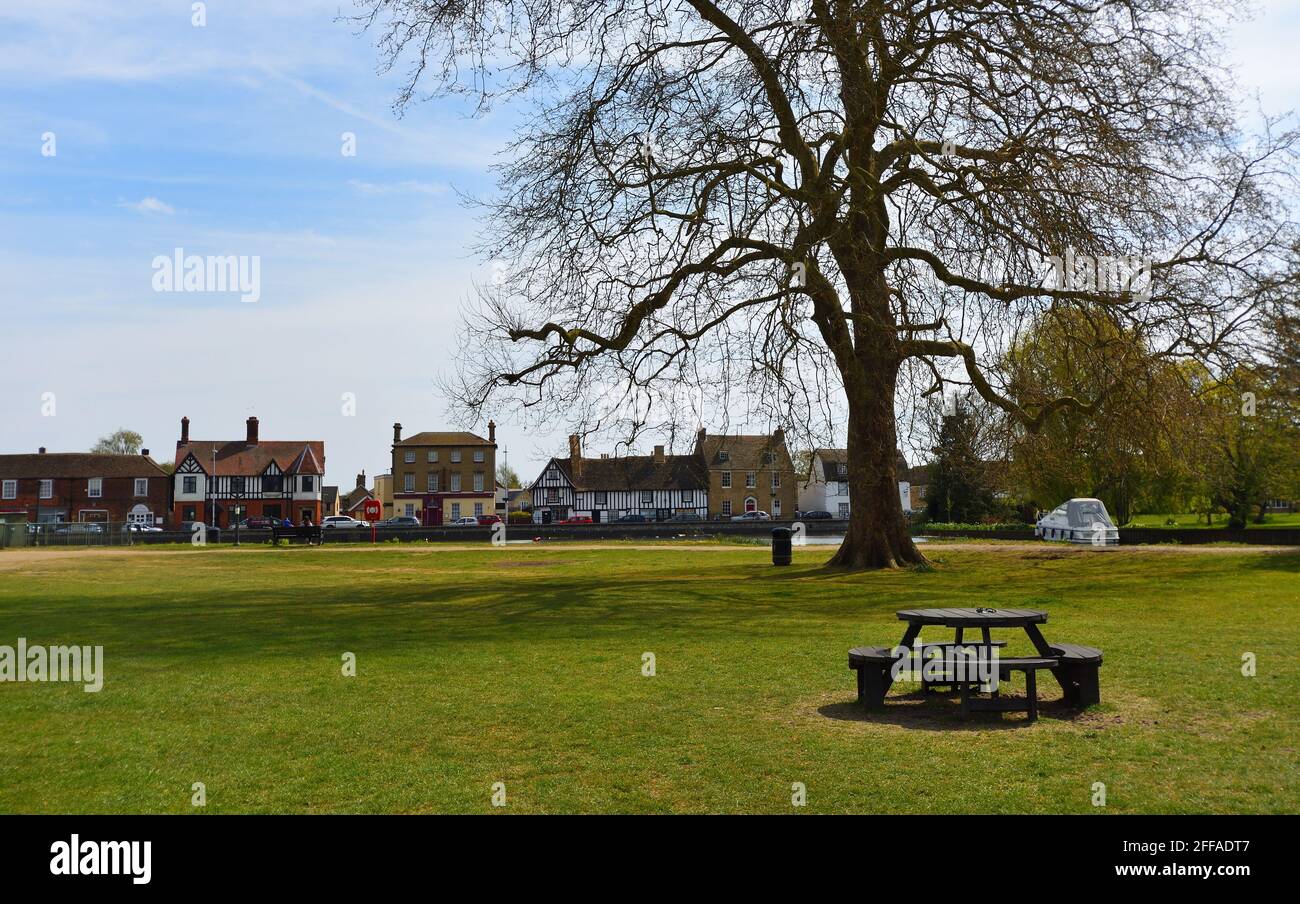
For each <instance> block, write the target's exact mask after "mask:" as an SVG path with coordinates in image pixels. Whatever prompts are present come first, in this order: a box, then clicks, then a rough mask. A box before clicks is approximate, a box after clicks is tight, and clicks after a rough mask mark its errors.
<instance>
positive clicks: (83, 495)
mask: <svg viewBox="0 0 1300 904" xmlns="http://www.w3.org/2000/svg"><path fill="white" fill-rule="evenodd" d="M168 482H169V478H168V476H167V472H165V471H164V470H163V469H162V468H161V467H159V466H158V463H157V462H155V461H154V460H153V459H152V458H150V457H149V450H148V449H144V450H142V452H141V454H139V455H108V454H100V453H96V452H46V451H45V448H44V447H42V448H41V450H40V451H39V452H36V453H34V454H32V453H29V454H19V455H0V514H5V515H8V516H10V518H11V519H13V520H26V521H34V522H57V521H80V522H98V523H107V522H128V521H129V522H134V523H139V524H147V525H150V526H164V525H166V524H167V518H168V510H167V500H168ZM19 515H25V517H24V518H22V519H19V518H18V517H17V516H19Z"/></svg>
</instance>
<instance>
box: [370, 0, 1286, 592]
mask: <svg viewBox="0 0 1300 904" xmlns="http://www.w3.org/2000/svg"><path fill="white" fill-rule="evenodd" d="M358 3H359V5H360V6H361V7H362V15H361V16H359V17H358V21H360V22H361V24H362V25H363V26H364V27H365V28H366V29H367V30H368V31H369V32H370V33H371V34H372V35H375V36H376V37H377V41H378V45H379V50H380V54H381V60H382V64H383V66H385V67H389V68H391V67H394V66H396V67H398V68H399V69H402V68H403V67H409V68H406V69H405V71H406V75H407V79H406V89H405V90H404V91H403V92H402V94H401V96H400V97H399V98H398V101H397V105H398V106H399V107H401V106H403V105H405V104H407V103H410V102H412V101H413V100H418V99H420V98H421V97H422V96H424V95H427V96H436V95H440V94H455V93H460V94H469V95H470V96H471V98H472V100H473V102H474V104H475V105H476V107H477V108H478V109H487V108H488V107H490V106H491V105H492V104H493V103H494V102H496V101H498V100H499V99H501V98H504V97H512V98H516V99H518V100H519V101H520V104H521V105H522V107H516V108H513V109H523V110H526V111H527V115H526V116H525V118H524V120H523V122H522V123H521V125H520V127H519V133H518V137H517V139H516V141H515V142H514V143H513V144H512V146H511V147H510V148H508V149H507V151H506V153H505V156H504V158H503V163H502V164H501V165H500V166H499V192H498V193H497V194H496V195H494V196H493V197H491V198H490V199H488V200H487V201H485V202H484V203H485V204H486V206H487V211H486V220H485V224H486V228H485V231H484V237H483V242H482V247H481V251H482V252H483V253H484V254H485V255H487V256H488V257H490V258H491V259H493V260H494V261H496V262H498V263H497V270H496V274H495V276H496V278H495V279H493V280H492V281H491V284H490V285H485V286H484V290H483V292H482V293H481V297H480V298H479V300H478V303H477V307H476V308H475V309H474V310H472V311H470V312H469V317H468V318H467V321H468V326H467V329H468V331H469V337H468V338H469V340H470V342H469V345H468V346H467V348H469V349H470V353H469V354H468V355H467V356H466V361H465V367H463V368H462V370H461V373H462V374H463V375H464V379H463V380H462V381H461V383H460V384H459V395H460V398H461V401H462V402H463V403H464V404H466V405H467V406H469V408H470V409H475V408H478V407H481V406H483V405H485V404H487V403H488V402H489V401H490V402H491V403H492V404H493V405H494V406H497V405H500V404H502V401H503V399H512V400H514V401H515V402H516V403H518V404H521V405H524V406H530V407H532V408H533V409H534V411H546V412H548V413H550V414H552V415H555V414H563V413H564V412H565V411H566V410H567V411H569V412H581V413H582V418H583V419H584V420H585V419H587V418H588V417H599V416H600V415H598V414H593V412H597V411H598V410H600V409H601V407H602V406H604V405H611V404H613V405H616V406H622V409H623V411H624V412H625V413H626V412H629V411H630V412H631V414H630V415H628V416H627V421H628V423H630V425H631V426H632V429H633V430H635V429H636V427H637V425H638V424H643V423H644V422H645V418H646V417H648V416H649V412H650V411H651V410H652V408H653V407H654V406H655V405H656V404H657V405H658V406H659V410H660V411H664V410H665V409H667V411H668V418H669V420H672V419H673V415H674V414H676V413H680V412H681V411H682V410H684V409H683V407H682V406H683V404H684V403H683V388H686V389H689V390H691V392H692V393H693V392H694V391H696V390H698V389H701V388H704V389H709V388H719V391H722V392H725V391H726V390H727V389H730V388H733V387H742V388H743V390H744V391H745V392H746V393H747V394H751V395H752V396H753V397H756V398H759V399H761V400H763V402H762V404H764V405H767V406H768V408H767V410H769V411H770V412H772V414H773V416H774V417H782V418H784V419H786V420H787V421H800V422H804V423H807V424H808V425H813V424H814V423H818V422H817V421H816V420H815V418H813V417H812V414H813V413H816V412H819V411H824V410H825V400H826V399H827V397H828V394H834V395H836V396H838V395H839V394H840V393H842V401H837V402H836V404H835V405H834V406H832V407H833V408H834V409H838V410H844V411H846V412H847V436H848V449H849V482H850V489H851V493H852V499H853V506H852V516H851V519H850V524H849V528H848V533H847V537H846V539H845V541H844V544H843V546H842V547H841V549H840V550H839V552H838V553H837V556H836V558H835V562H836V563H837V564H839V565H843V566H847V567H852V568H863V567H881V566H890V565H895V564H906V563H913V562H919V561H921V560H922V557H921V555H920V553H919V552H918V551H917V549H916V547H915V546H914V545H913V543H912V541H911V538H910V536H909V534H908V531H907V528H906V526H905V523H904V519H903V516H902V512H901V508H900V501H899V494H898V492H897V489H896V477H895V448H896V445H897V435H896V434H897V429H896V423H895V418H896V393H897V392H898V387H899V385H900V382H901V381H903V379H904V378H907V382H908V383H909V384H912V383H917V381H918V375H921V376H923V377H924V380H923V382H922V383H921V384H920V385H919V389H923V390H924V391H925V392H938V391H942V390H943V387H944V384H945V382H948V381H956V382H959V383H965V384H968V385H969V386H970V387H973V389H974V390H975V391H976V392H978V393H979V394H980V395H981V396H982V397H983V398H984V399H986V400H987V401H988V402H989V403H991V404H993V405H995V406H997V407H998V408H999V409H1001V410H1003V411H1004V412H1006V413H1008V414H1009V415H1010V416H1013V417H1015V418H1017V419H1019V420H1020V421H1021V422H1023V423H1024V424H1025V425H1026V427H1027V428H1028V429H1031V430H1032V429H1035V428H1036V427H1037V426H1038V425H1040V424H1041V423H1042V422H1043V420H1044V418H1045V417H1047V416H1048V415H1049V414H1050V413H1051V412H1053V411H1056V410H1059V409H1061V408H1063V407H1073V408H1076V409H1079V410H1081V411H1084V412H1088V411H1090V410H1093V406H1095V404H1096V400H1093V399H1079V398H1073V397H1064V398H1055V399H1050V400H1038V401H1036V402H1035V403H1033V404H1022V402H1021V401H1020V400H1017V399H1016V398H1014V397H1013V396H1012V395H1011V394H1010V393H1008V392H1007V391H1006V389H1005V386H1004V384H1003V383H1002V381H1001V380H1000V378H999V376H998V374H997V373H996V369H995V367H994V365H993V362H996V361H997V360H998V359H999V356H1000V354H1001V352H1002V350H1004V349H1005V348H1006V347H1007V345H1008V343H1009V342H1010V340H1011V339H1012V338H1013V337H1014V335H1015V334H1016V333H1017V332H1018V331H1019V330H1021V329H1022V328H1023V326H1024V324H1025V323H1027V322H1028V321H1030V320H1032V319H1034V318H1035V317H1037V316H1039V315H1041V314H1043V313H1044V312H1047V311H1050V310H1053V309H1055V308H1056V307H1058V306H1062V305H1070V306H1077V307H1079V308H1082V309H1086V310H1087V311H1088V312H1089V316H1092V317H1100V318H1107V319H1110V320H1112V321H1113V322H1114V323H1115V324H1116V326H1119V327H1122V328H1124V329H1126V330H1130V331H1135V332H1137V333H1139V334H1140V335H1142V336H1143V338H1144V340H1145V341H1147V342H1149V343H1150V344H1151V346H1152V348H1153V349H1154V350H1155V352H1156V353H1157V354H1160V355H1195V356H1200V357H1203V358H1207V359H1208V358H1211V357H1213V356H1215V355H1223V356H1227V357H1229V358H1231V357H1232V356H1234V355H1235V354H1236V353H1237V352H1238V351H1239V350H1240V348H1241V347H1242V345H1241V344H1244V343H1246V342H1248V341H1249V339H1250V330H1251V328H1252V326H1253V324H1254V322H1255V312H1256V310H1257V309H1258V307H1259V304H1260V302H1259V300H1258V299H1259V298H1260V297H1262V295H1263V294H1264V293H1266V292H1267V290H1268V289H1270V288H1271V287H1274V284H1275V282H1276V280H1277V277H1276V276H1275V274H1276V273H1277V272H1279V258H1280V256H1281V254H1282V252H1283V251H1285V249H1286V247H1287V243H1288V242H1289V241H1290V237H1289V224H1288V222H1287V221H1286V217H1285V213H1286V211H1285V210H1284V209H1283V206H1282V205H1281V204H1280V203H1279V201H1278V200H1277V199H1278V198H1280V197H1282V194H1283V192H1284V191H1286V190H1289V189H1290V185H1289V183H1288V180H1289V179H1290V175H1291V166H1292V162H1291V158H1290V149H1291V146H1292V143H1293V135H1292V134H1291V133H1290V132H1289V131H1287V130H1286V129H1285V128H1283V127H1282V126H1280V125H1279V124H1278V123H1276V122H1265V123H1263V125H1262V127H1261V128H1260V129H1258V130H1257V131H1258V132H1259V134H1258V135H1256V136H1254V137H1252V138H1251V139H1250V140H1247V139H1246V137H1245V136H1243V135H1242V134H1240V131H1239V129H1238V127H1237V122H1238V118H1239V114H1238V109H1237V101H1236V99H1235V96H1234V94H1233V90H1234V89H1233V86H1232V82H1231V78H1230V73H1228V72H1227V71H1226V70H1225V69H1224V68H1223V64H1222V60H1224V59H1225V58H1226V54H1225V52H1224V48H1223V47H1222V46H1220V44H1219V42H1218V41H1217V39H1216V35H1218V34H1221V33H1223V31H1224V29H1223V28H1222V25H1223V21H1224V20H1223V18H1222V17H1223V16H1224V15H1225V14H1226V13H1225V11H1226V10H1228V8H1229V7H1231V6H1232V4H1231V2H1229V3H1225V2H1222V0H1214V2H1212V3H1202V2H1199V0H928V2H926V0H918V2H905V0H874V2H863V0H857V2H848V0H845V2H836V0H811V4H810V5H808V6H804V7H800V6H799V5H797V4H791V3H787V2H782V0H358ZM449 140H454V139H449ZM1053 259H1055V262H1054V263H1050V264H1049V262H1052V261H1053ZM1134 262H1141V263H1139V264H1138V265H1137V266H1134V265H1133V264H1134ZM824 422H825V419H823V420H822V421H820V422H819V423H824Z"/></svg>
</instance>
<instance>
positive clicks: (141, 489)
mask: <svg viewBox="0 0 1300 904" xmlns="http://www.w3.org/2000/svg"><path fill="white" fill-rule="evenodd" d="M135 494H136V495H137V496H148V495H149V478H148V477H137V478H136V479H135Z"/></svg>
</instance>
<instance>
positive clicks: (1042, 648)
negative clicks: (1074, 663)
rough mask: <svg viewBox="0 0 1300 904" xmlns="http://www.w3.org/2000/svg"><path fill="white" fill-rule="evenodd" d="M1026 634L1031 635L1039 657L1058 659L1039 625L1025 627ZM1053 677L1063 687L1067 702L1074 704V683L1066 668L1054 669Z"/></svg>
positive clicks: (1031, 641) (1062, 691)
mask: <svg viewBox="0 0 1300 904" xmlns="http://www.w3.org/2000/svg"><path fill="white" fill-rule="evenodd" d="M1025 633H1026V634H1028V635H1029V641H1030V643H1032V644H1033V645H1034V649H1035V650H1037V651H1038V655H1039V656H1042V657H1044V658H1047V659H1053V658H1055V657H1056V653H1055V652H1053V650H1052V645H1051V644H1049V643H1048V642H1047V638H1045V637H1043V632H1042V631H1039V630H1038V625H1035V624H1032V623H1031V624H1028V625H1025ZM1052 677H1053V678H1055V679H1056V683H1057V684H1059V685H1060V686H1061V693H1063V694H1064V695H1065V700H1066V702H1067V703H1069V702H1072V701H1073V699H1074V698H1075V696H1076V693H1075V689H1074V682H1073V681H1071V680H1070V678H1069V676H1068V675H1067V674H1066V671H1065V669H1064V667H1062V666H1057V667H1056V668H1054V669H1052Z"/></svg>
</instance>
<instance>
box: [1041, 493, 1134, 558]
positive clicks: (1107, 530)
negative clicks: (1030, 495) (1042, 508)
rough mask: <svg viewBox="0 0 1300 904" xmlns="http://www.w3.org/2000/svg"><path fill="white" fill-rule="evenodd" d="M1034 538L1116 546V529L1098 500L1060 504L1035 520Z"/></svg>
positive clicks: (1117, 534)
mask: <svg viewBox="0 0 1300 904" xmlns="http://www.w3.org/2000/svg"><path fill="white" fill-rule="evenodd" d="M1034 536H1035V537H1041V538H1042V539H1044V540H1064V541H1065V542H1067V543H1080V544H1085V543H1086V544H1090V545H1093V546H1118V545H1119V528H1117V527H1116V526H1115V522H1114V521H1112V520H1111V519H1110V513H1109V512H1107V511H1106V504H1105V503H1103V502H1102V501H1101V500H1100V499H1071V500H1069V501H1068V502H1062V503H1061V504H1060V505H1058V506H1057V507H1056V508H1054V509H1052V510H1051V511H1050V512H1048V513H1047V514H1046V515H1043V516H1042V517H1041V518H1039V519H1038V522H1037V523H1036V524H1035V525H1034Z"/></svg>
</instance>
